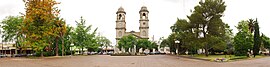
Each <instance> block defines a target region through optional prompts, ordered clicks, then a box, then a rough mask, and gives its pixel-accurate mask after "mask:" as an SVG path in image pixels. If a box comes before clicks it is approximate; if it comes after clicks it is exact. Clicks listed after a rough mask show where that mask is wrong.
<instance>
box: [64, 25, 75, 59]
mask: <svg viewBox="0 0 270 67" xmlns="http://www.w3.org/2000/svg"><path fill="white" fill-rule="evenodd" d="M72 32H73V27H71V26H66V33H65V34H64V36H63V40H64V50H65V51H64V52H65V54H66V53H69V52H71V51H70V47H72V46H71V43H72V37H71V36H72Z"/></svg>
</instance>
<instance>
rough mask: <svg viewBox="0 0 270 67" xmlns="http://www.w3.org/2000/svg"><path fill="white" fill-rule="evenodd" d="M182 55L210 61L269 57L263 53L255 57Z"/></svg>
mask: <svg viewBox="0 0 270 67" xmlns="http://www.w3.org/2000/svg"><path fill="white" fill-rule="evenodd" d="M181 56H190V57H193V58H199V59H207V60H210V61H220V60H221V59H223V60H224V61H225V62H227V61H237V60H247V59H256V58H263V57H267V56H262V55H257V56H256V57H255V58H253V57H252V58H249V57H247V56H235V55H209V56H208V57H206V56H205V55H203V54H199V55H198V54H196V55H193V56H191V55H181Z"/></svg>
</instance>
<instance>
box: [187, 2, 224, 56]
mask: <svg viewBox="0 0 270 67" xmlns="http://www.w3.org/2000/svg"><path fill="white" fill-rule="evenodd" d="M225 8H226V5H225V2H223V0H201V1H200V2H199V5H197V6H196V7H195V8H194V9H195V10H194V11H193V13H192V14H191V15H190V16H188V19H189V20H190V24H191V26H193V27H194V31H196V32H197V33H198V36H199V37H198V38H197V40H200V41H201V43H202V46H203V48H204V49H205V55H206V56H208V51H209V49H212V48H213V46H215V45H223V44H224V42H223V41H222V39H221V38H222V37H223V36H224V35H225V34H224V33H225V27H224V26H225V23H224V22H223V21H222V20H221V17H222V16H223V15H224V14H223V12H224V11H225ZM217 39H218V40H217Z"/></svg>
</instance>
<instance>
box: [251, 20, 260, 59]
mask: <svg viewBox="0 0 270 67" xmlns="http://www.w3.org/2000/svg"><path fill="white" fill-rule="evenodd" d="M254 28H255V31H254V45H253V55H254V57H255V56H256V55H258V54H259V51H260V46H261V37H260V30H259V23H258V21H257V19H256V21H255V24H254Z"/></svg>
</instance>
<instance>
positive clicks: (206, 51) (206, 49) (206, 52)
mask: <svg viewBox="0 0 270 67" xmlns="http://www.w3.org/2000/svg"><path fill="white" fill-rule="evenodd" d="M205 56H206V57H208V48H205Z"/></svg>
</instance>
